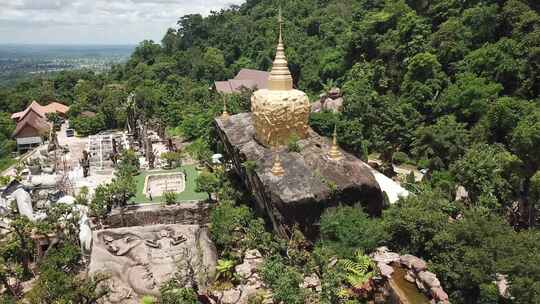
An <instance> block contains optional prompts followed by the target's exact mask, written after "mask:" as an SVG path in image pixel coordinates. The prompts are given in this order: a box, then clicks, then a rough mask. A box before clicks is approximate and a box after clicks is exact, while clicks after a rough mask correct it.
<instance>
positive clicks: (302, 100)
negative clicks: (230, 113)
mask: <svg viewBox="0 0 540 304" xmlns="http://www.w3.org/2000/svg"><path fill="white" fill-rule="evenodd" d="M251 111H252V112H253V122H254V125H255V139H256V140H257V141H258V142H259V143H261V144H263V145H265V146H280V145H285V144H287V143H288V141H289V140H290V139H291V138H292V137H293V136H296V137H298V138H300V139H303V138H306V137H307V136H308V130H309V127H308V123H309V113H310V103H309V98H308V97H307V95H306V94H305V93H304V92H302V91H299V90H294V89H293V79H292V76H291V72H290V71H289V67H288V64H287V58H286V57H285V48H284V46H283V40H282V38H281V27H280V33H279V43H278V46H277V52H276V59H275V60H274V63H273V66H272V71H271V72H270V77H269V79H268V89H263V90H258V91H256V92H255V93H253V96H251Z"/></svg>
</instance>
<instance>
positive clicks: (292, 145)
mask: <svg viewBox="0 0 540 304" xmlns="http://www.w3.org/2000/svg"><path fill="white" fill-rule="evenodd" d="M299 140H300V137H299V136H298V135H297V134H296V133H294V134H292V135H291V137H290V138H289V141H288V142H287V150H288V151H289V152H297V153H300V151H301V148H300V144H298V141H299Z"/></svg>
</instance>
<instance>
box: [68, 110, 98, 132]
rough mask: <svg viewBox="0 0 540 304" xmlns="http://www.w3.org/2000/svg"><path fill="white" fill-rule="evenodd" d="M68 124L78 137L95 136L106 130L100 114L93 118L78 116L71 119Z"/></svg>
mask: <svg viewBox="0 0 540 304" xmlns="http://www.w3.org/2000/svg"><path fill="white" fill-rule="evenodd" d="M69 123H70V125H71V127H73V129H75V131H77V134H78V135H80V136H89V135H93V134H97V133H99V132H101V131H103V130H105V129H106V125H105V118H104V116H103V114H101V113H99V114H98V115H96V116H93V117H86V116H78V117H75V118H72V119H71V120H70V122H69Z"/></svg>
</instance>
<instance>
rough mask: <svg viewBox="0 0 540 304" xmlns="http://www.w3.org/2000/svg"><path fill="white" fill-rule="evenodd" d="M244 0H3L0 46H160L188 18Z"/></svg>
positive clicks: (0, 17)
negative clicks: (150, 43) (146, 43)
mask: <svg viewBox="0 0 540 304" xmlns="http://www.w3.org/2000/svg"><path fill="white" fill-rule="evenodd" d="M242 2H244V0H203V1H189V0H0V7H2V9H1V10H0V44H1V45H51V46H54V45H61V46H69V45H98V46H104V45H111V46H116V45H128V46H132V45H137V44H138V43H139V42H141V41H143V40H153V41H155V42H160V41H161V39H162V38H163V36H164V35H165V33H166V31H167V29H168V28H171V27H173V28H176V22H177V21H178V19H179V18H180V17H181V16H183V15H186V14H196V13H198V14H202V15H208V14H209V13H210V12H211V11H218V10H220V9H224V8H228V7H230V6H231V5H234V4H241V3H242Z"/></svg>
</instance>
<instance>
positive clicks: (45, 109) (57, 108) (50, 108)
mask: <svg viewBox="0 0 540 304" xmlns="http://www.w3.org/2000/svg"><path fill="white" fill-rule="evenodd" d="M29 111H34V112H35V113H36V114H38V115H39V116H42V117H44V118H45V116H46V115H47V114H48V113H52V112H56V113H59V114H63V115H66V114H67V112H68V111H69V107H68V106H66V105H63V104H61V103H59V102H56V101H53V102H51V103H49V104H48V105H46V106H42V105H40V104H39V103H38V102H37V101H35V100H34V101H32V103H31V104H30V105H29V106H28V107H27V108H26V109H25V110H24V111H21V112H17V113H14V114H13V115H11V119H15V120H21V119H23V118H24V116H26V114H28V112H29Z"/></svg>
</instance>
